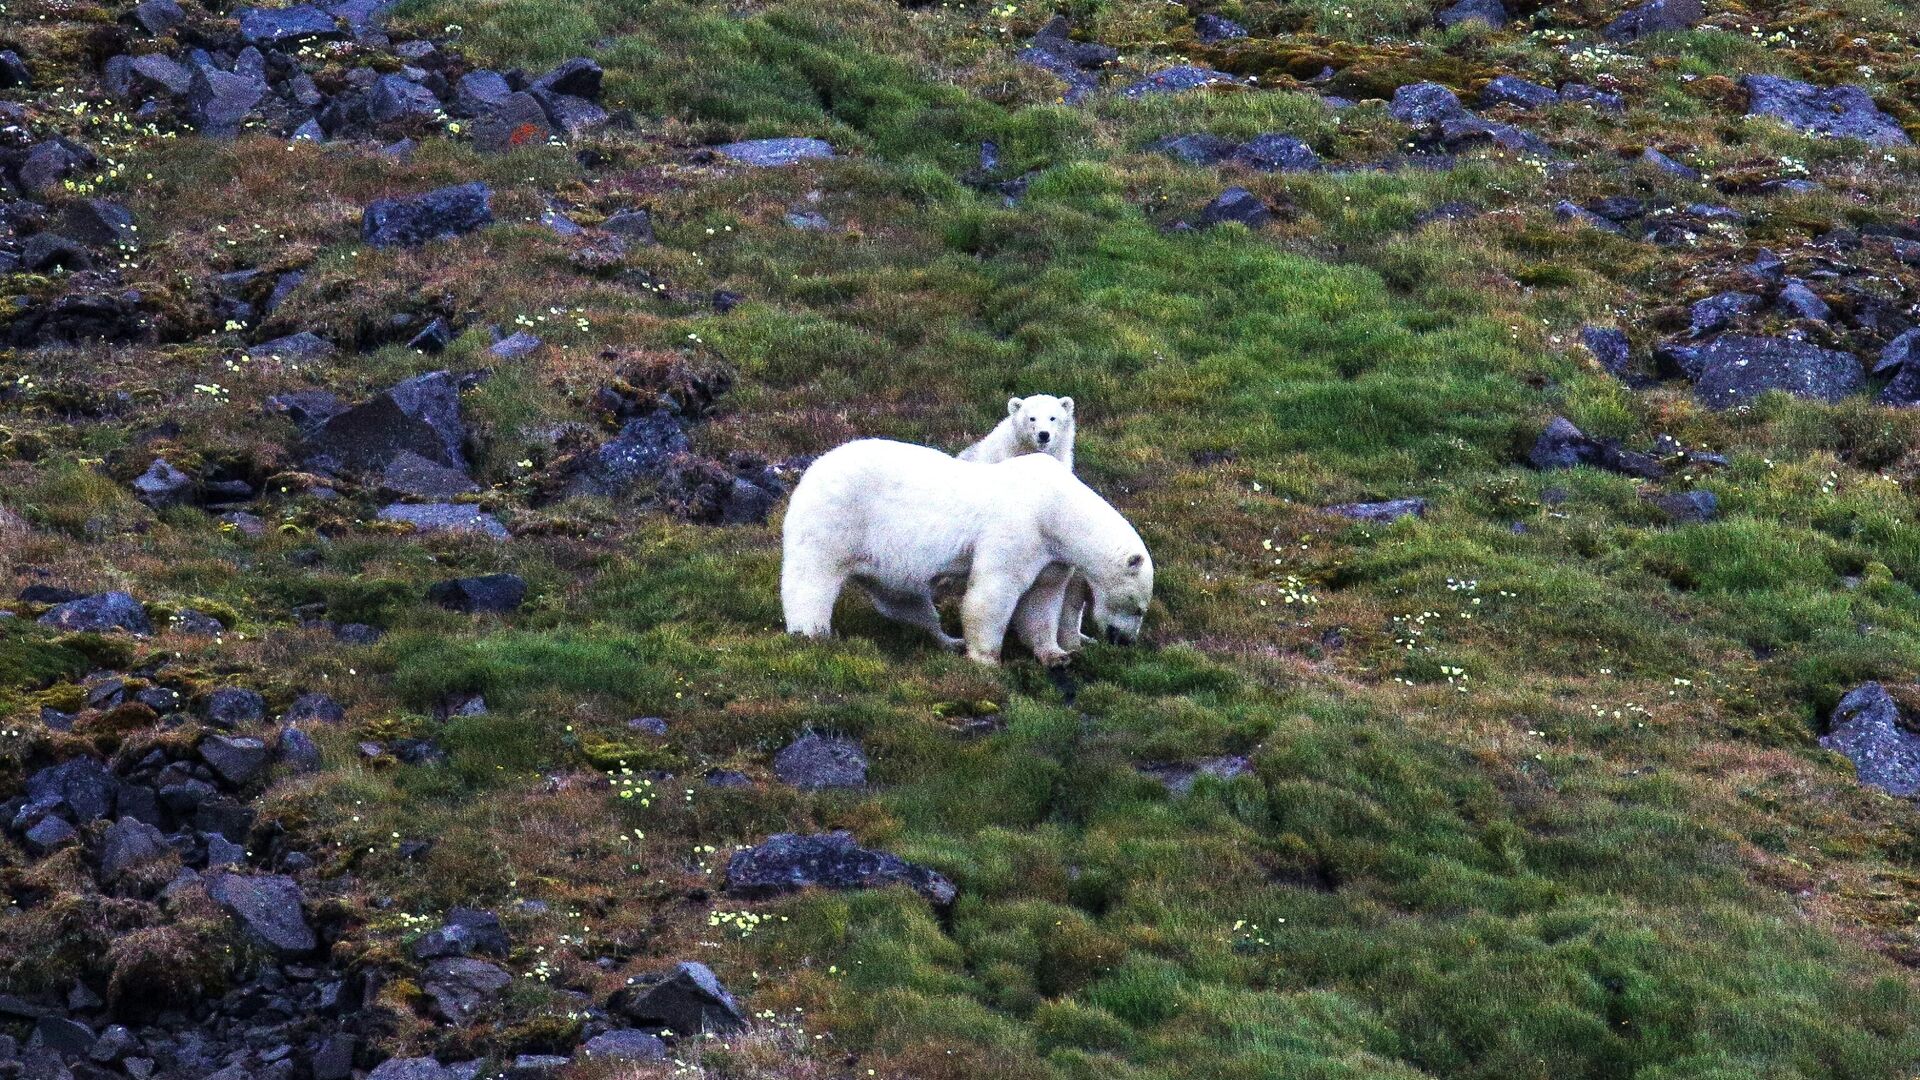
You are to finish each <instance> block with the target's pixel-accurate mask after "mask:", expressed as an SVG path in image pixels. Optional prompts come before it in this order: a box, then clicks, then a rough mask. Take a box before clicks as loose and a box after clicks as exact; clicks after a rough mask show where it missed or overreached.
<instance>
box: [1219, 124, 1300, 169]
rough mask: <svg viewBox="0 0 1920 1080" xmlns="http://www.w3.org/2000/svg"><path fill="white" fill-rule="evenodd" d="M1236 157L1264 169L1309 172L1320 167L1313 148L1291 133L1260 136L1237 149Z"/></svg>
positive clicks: (1244, 162)
mask: <svg viewBox="0 0 1920 1080" xmlns="http://www.w3.org/2000/svg"><path fill="white" fill-rule="evenodd" d="M1233 160H1234V161H1235V162H1238V163H1239V164H1241V165H1245V166H1247V167H1248V168H1250V169H1258V170H1259V171H1261V172H1307V171H1309V170H1312V169H1317V168H1319V167H1320V155H1319V154H1316V153H1314V150H1313V147H1311V146H1308V145H1307V144H1306V143H1304V142H1301V141H1300V140H1299V139H1296V138H1294V137H1293V136H1291V135H1282V134H1279V133H1278V132H1268V133H1267V134H1264V135H1256V136H1254V137H1253V138H1252V139H1249V140H1248V141H1247V142H1246V143H1244V144H1243V145H1241V146H1240V147H1239V148H1238V149H1237V150H1235V151H1233Z"/></svg>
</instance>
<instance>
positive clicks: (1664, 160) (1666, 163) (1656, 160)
mask: <svg viewBox="0 0 1920 1080" xmlns="http://www.w3.org/2000/svg"><path fill="white" fill-rule="evenodd" d="M1640 161H1641V162H1642V163H1643V164H1646V165H1650V166H1652V167H1653V168H1656V169H1658V170H1660V171H1661V172H1663V173H1666V174H1667V175H1668V176H1673V177H1678V178H1679V179H1682V180H1692V181H1695V182H1698V181H1699V180H1700V179H1701V176H1700V170H1699V169H1696V168H1693V167H1692V166H1689V165H1683V164H1681V163H1680V162H1678V161H1675V160H1674V159H1672V158H1670V157H1668V156H1667V155H1665V154H1663V153H1661V152H1660V151H1658V150H1655V149H1654V148H1653V147H1651V146H1649V147H1647V148H1646V149H1645V150H1642V151H1640Z"/></svg>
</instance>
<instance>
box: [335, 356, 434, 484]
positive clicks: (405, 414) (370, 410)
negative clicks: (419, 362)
mask: <svg viewBox="0 0 1920 1080" xmlns="http://www.w3.org/2000/svg"><path fill="white" fill-rule="evenodd" d="M466 441H467V429H466V425H465V423H463V422H462V420H461V417H460V384H459V382H458V380H456V379H455V378H454V377H453V376H452V375H450V374H448V373H447V372H444V371H434V372H429V373H427V374H425V375H417V376H415V377H413V378H411V379H408V380H406V381H404V382H401V383H398V384H396V385H395V386H394V387H393V388H392V389H390V390H387V391H386V392H385V393H382V394H379V395H377V396H375V397H374V398H373V399H372V400H370V401H368V402H366V403H364V404H361V405H356V406H354V407H353V408H351V409H347V410H345V411H344V412H340V413H336V414H334V415H332V416H329V417H327V419H326V420H324V421H323V422H321V423H320V424H319V426H318V427H316V428H314V429H313V432H312V434H310V435H309V436H308V437H307V444H306V459H307V462H308V464H309V465H314V466H318V467H321V468H329V469H347V470H352V471H366V472H371V471H376V470H380V469H384V468H386V467H387V466H388V465H389V464H391V463H392V462H393V461H394V460H395V459H396V458H397V457H399V456H400V455H401V454H402V453H413V454H417V455H419V456H420V457H422V458H425V459H426V460H428V461H430V462H433V463H436V464H439V465H444V466H448V467H450V468H454V469H458V470H461V471H462V472H464V471H465V470H466V468H467V457H466V449H465V447H466Z"/></svg>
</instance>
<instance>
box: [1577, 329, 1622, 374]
mask: <svg viewBox="0 0 1920 1080" xmlns="http://www.w3.org/2000/svg"><path fill="white" fill-rule="evenodd" d="M1580 343H1581V344H1582V345H1584V346H1586V348H1587V351H1588V352H1590V353H1592V354H1593V358H1594V359H1595V360H1597V361H1599V363H1600V366H1601V367H1603V368H1605V369H1606V371H1607V373H1608V374H1609V375H1612V376H1614V377H1615V378H1619V377H1621V376H1623V375H1625V374H1626V373H1627V366H1628V364H1629V363H1630V362H1631V360H1632V350H1631V349H1630V348H1629V346H1628V344H1627V335H1625V334H1623V333H1621V332H1620V331H1618V330H1616V329H1614V328H1612V327H1610V326H1588V327H1583V328H1582V329H1581V331H1580Z"/></svg>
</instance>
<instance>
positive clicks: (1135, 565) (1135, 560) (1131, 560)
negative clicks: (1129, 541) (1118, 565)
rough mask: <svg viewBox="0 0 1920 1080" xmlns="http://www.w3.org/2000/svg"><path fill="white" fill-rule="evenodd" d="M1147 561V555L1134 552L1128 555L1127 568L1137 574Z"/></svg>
mask: <svg viewBox="0 0 1920 1080" xmlns="http://www.w3.org/2000/svg"><path fill="white" fill-rule="evenodd" d="M1146 561H1147V557H1146V556H1145V555H1142V554H1140V553H1138V552H1135V553H1134V554H1132V555H1129V556H1127V569H1128V570H1129V571H1131V572H1133V573H1136V574H1137V573H1139V572H1140V567H1141V566H1143V565H1144V564H1145V563H1146Z"/></svg>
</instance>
